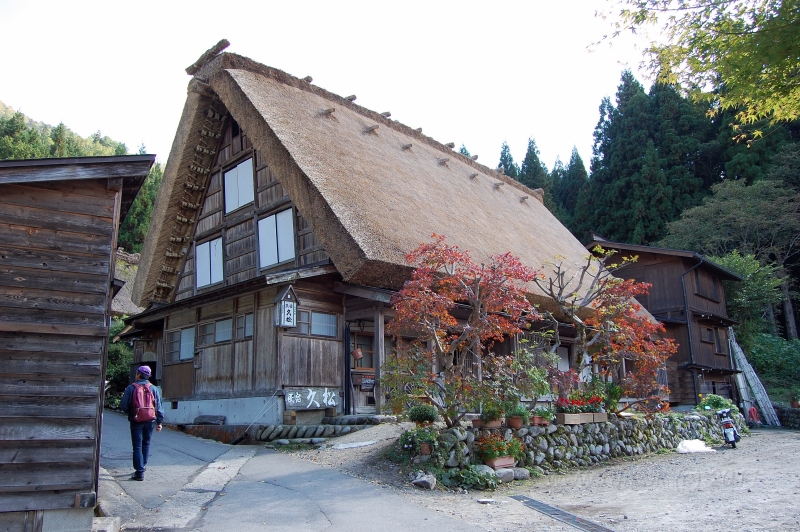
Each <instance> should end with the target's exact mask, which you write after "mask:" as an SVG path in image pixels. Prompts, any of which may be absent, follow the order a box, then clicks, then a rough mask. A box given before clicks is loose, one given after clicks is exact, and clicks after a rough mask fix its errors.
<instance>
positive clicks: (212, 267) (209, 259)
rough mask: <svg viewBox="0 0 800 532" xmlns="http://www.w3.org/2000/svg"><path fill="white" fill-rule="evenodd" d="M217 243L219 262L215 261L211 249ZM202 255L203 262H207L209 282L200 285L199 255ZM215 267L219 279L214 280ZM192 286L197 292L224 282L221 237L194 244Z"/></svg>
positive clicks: (223, 249)
mask: <svg viewBox="0 0 800 532" xmlns="http://www.w3.org/2000/svg"><path fill="white" fill-rule="evenodd" d="M217 241H219V261H215V260H214V259H215V255H214V253H213V248H214V247H215V242H217ZM206 244H207V245H208V257H207V259H205V254H206V251H205V249H206V248H205V247H204V246H206ZM201 253H203V255H204V260H207V262H208V267H209V271H208V279H209V282H208V283H206V284H203V285H201V284H200V254H201ZM215 266H217V267H218V268H219V272H218V275H219V279H218V280H216V281H215V280H214V279H215V276H214V273H215ZM194 279H195V281H194V284H195V287H196V288H197V290H200V289H203V288H207V287H209V286H214V285H218V284H223V283H224V282H225V248H224V244H223V241H222V236H218V237H217V238H211V239H208V240H206V241H204V242H199V243H195V246H194Z"/></svg>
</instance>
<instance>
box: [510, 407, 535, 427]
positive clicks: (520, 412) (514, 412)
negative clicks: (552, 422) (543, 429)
mask: <svg viewBox="0 0 800 532" xmlns="http://www.w3.org/2000/svg"><path fill="white" fill-rule="evenodd" d="M511 416H518V417H521V418H522V422H523V423H524V424H525V425H527V424H528V422H529V421H530V420H531V412H530V410H528V409H527V408H525V407H524V406H523V405H521V404H519V403H517V404H516V405H515V406H513V407H511V408H509V409H508V410H506V417H511Z"/></svg>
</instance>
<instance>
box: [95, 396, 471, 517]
mask: <svg viewBox="0 0 800 532" xmlns="http://www.w3.org/2000/svg"><path fill="white" fill-rule="evenodd" d="M153 438H154V439H153V443H152V447H151V457H150V460H149V463H148V465H147V472H146V473H145V481H144V482H136V481H132V480H128V478H129V477H130V475H131V474H132V472H133V471H132V466H131V443H130V431H129V429H128V421H127V420H126V419H125V418H124V417H123V416H121V415H119V414H116V413H113V412H106V413H105V415H104V420H103V436H102V440H101V441H102V445H101V456H100V465H101V466H102V467H101V472H100V490H99V491H100V492H99V499H100V506H101V508H102V509H103V511H104V512H105V513H106V514H107V515H112V516H119V517H121V518H122V526H123V527H124V528H125V529H126V530H137V529H138V530H150V529H154V528H168V529H173V530H193V531H194V530H196V531H203V532H212V531H214V532H216V531H219V530H237V531H242V532H249V531H251V530H252V531H273V530H274V531H277V530H292V531H293V532H305V531H317V530H325V531H326V532H336V531H339V530H341V531H345V530H347V531H350V530H358V529H364V528H372V529H374V528H378V529H380V530H381V531H391V530H411V529H421V528H422V529H428V527H433V529H436V530H459V531H464V532H473V531H474V532H478V531H483V530H484V529H483V528H481V527H478V526H474V525H469V524H466V523H464V522H463V521H460V520H456V519H453V518H450V517H447V516H443V515H441V514H439V513H437V512H434V511H431V510H428V509H425V508H423V507H421V506H419V505H416V504H414V503H412V502H409V501H408V500H406V499H404V498H403V497H401V496H399V495H397V494H394V493H392V492H389V491H387V490H386V489H383V488H380V487H378V486H375V485H373V484H370V483H368V482H364V481H361V480H358V479H355V478H352V477H349V476H347V475H343V474H341V473H339V472H337V471H335V470H332V469H327V468H323V467H320V466H318V465H315V464H313V463H311V462H308V461H305V460H301V459H297V458H294V457H292V456H290V455H285V454H282V453H278V452H275V451H270V450H264V449H263V448H262V447H260V446H230V445H224V444H220V443H216V442H212V441H208V440H203V439H200V438H194V437H192V436H187V435H185V434H182V433H179V432H174V431H170V430H166V429H165V430H163V431H162V432H160V433H154V435H153Z"/></svg>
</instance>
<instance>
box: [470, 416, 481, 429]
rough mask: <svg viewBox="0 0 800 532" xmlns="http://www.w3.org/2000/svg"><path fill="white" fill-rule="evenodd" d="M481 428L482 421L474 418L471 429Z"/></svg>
mask: <svg viewBox="0 0 800 532" xmlns="http://www.w3.org/2000/svg"><path fill="white" fill-rule="evenodd" d="M482 426H483V420H482V419H480V418H475V419H473V420H472V428H473V429H479V428H481V427H482Z"/></svg>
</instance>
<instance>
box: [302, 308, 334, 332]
mask: <svg viewBox="0 0 800 532" xmlns="http://www.w3.org/2000/svg"><path fill="white" fill-rule="evenodd" d="M297 315H298V320H297V327H298V329H299V330H298V332H299V333H300V334H309V335H312V336H331V337H334V338H335V337H336V314H326V313H324V312H308V311H305V310H301V311H300V312H298V313H297Z"/></svg>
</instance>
